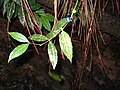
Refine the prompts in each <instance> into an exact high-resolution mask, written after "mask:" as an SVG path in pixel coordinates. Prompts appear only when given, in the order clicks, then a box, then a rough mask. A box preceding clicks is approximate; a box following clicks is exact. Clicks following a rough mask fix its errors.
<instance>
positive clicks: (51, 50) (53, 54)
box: [48, 41, 58, 69]
mask: <svg viewBox="0 0 120 90" xmlns="http://www.w3.org/2000/svg"><path fill="white" fill-rule="evenodd" d="M48 55H49V58H50V62H51V64H52V66H53V69H55V67H56V65H57V62H58V55H57V50H56V47H55V45H54V44H53V43H52V42H51V41H50V42H49V44H48Z"/></svg>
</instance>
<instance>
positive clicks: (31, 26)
mask: <svg viewBox="0 0 120 90" xmlns="http://www.w3.org/2000/svg"><path fill="white" fill-rule="evenodd" d="M25 17H26V20H27V23H28V26H29V27H30V28H31V29H32V30H34V27H33V25H32V23H31V22H30V19H31V21H32V18H31V16H30V19H29V17H28V13H25Z"/></svg>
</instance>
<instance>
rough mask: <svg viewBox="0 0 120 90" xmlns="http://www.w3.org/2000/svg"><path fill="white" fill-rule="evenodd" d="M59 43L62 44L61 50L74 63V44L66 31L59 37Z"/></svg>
mask: <svg viewBox="0 0 120 90" xmlns="http://www.w3.org/2000/svg"><path fill="white" fill-rule="evenodd" d="M59 42H60V48H61V50H62V51H63V53H64V54H65V56H66V57H67V58H68V59H69V60H70V62H71V63H72V57H73V47H72V42H71V38H70V36H69V35H68V34H67V33H66V32H65V31H62V32H61V34H60V37H59Z"/></svg>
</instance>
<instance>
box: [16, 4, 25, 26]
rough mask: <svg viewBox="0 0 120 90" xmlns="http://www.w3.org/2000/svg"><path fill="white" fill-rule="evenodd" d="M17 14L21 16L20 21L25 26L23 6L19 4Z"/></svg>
mask: <svg viewBox="0 0 120 90" xmlns="http://www.w3.org/2000/svg"><path fill="white" fill-rule="evenodd" d="M17 8H18V9H17V15H18V18H19V21H20V23H21V24H22V25H23V26H24V17H23V15H22V7H21V6H17Z"/></svg>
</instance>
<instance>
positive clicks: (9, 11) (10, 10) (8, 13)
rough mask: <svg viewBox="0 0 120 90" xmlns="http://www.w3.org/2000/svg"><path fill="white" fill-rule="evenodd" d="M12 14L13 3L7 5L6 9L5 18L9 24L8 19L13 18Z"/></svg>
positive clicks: (13, 9)
mask: <svg viewBox="0 0 120 90" xmlns="http://www.w3.org/2000/svg"><path fill="white" fill-rule="evenodd" d="M14 12H15V3H14V2H12V3H9V4H8V7H7V18H8V21H9V22H10V19H11V18H12V16H13V14H14Z"/></svg>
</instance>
